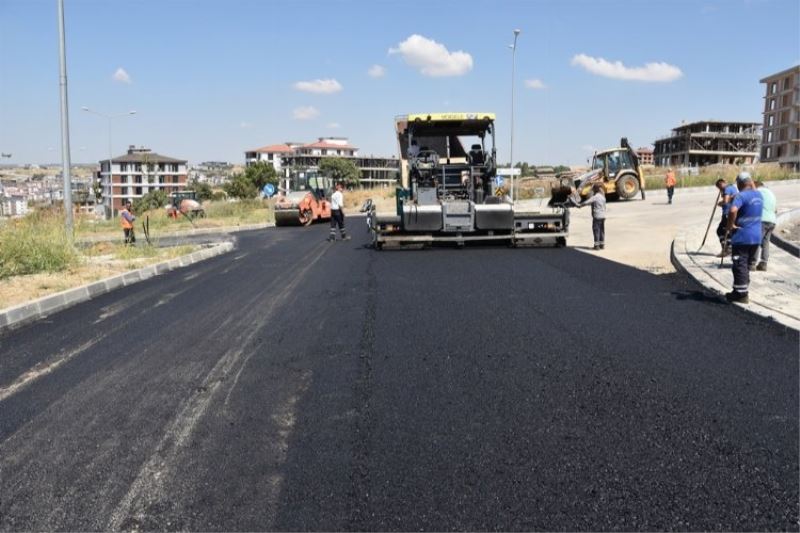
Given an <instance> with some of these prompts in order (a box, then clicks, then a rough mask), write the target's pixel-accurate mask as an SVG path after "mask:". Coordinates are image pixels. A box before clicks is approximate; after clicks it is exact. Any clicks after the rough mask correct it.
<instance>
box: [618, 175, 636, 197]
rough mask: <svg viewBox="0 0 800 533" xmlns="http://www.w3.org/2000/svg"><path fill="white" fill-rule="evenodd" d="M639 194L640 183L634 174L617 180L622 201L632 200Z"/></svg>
mask: <svg viewBox="0 0 800 533" xmlns="http://www.w3.org/2000/svg"><path fill="white" fill-rule="evenodd" d="M637 194H639V181H638V180H637V179H636V176H634V175H633V174H625V175H624V176H622V177H621V178H619V179H618V180H617V196H619V198H620V199H622V200H630V199H632V198H635V197H636V195H637Z"/></svg>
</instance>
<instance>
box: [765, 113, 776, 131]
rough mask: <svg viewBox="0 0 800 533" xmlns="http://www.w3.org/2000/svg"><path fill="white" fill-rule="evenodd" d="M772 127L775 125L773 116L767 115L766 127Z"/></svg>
mask: <svg viewBox="0 0 800 533" xmlns="http://www.w3.org/2000/svg"><path fill="white" fill-rule="evenodd" d="M774 125H775V115H769V116H768V117H767V127H768V128H771V127H772V126H774Z"/></svg>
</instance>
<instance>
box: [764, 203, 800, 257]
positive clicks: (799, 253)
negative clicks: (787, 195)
mask: <svg viewBox="0 0 800 533" xmlns="http://www.w3.org/2000/svg"><path fill="white" fill-rule="evenodd" d="M798 220H800V209H792V210H791V211H787V212H786V213H781V214H780V215H778V220H777V223H776V224H775V231H773V232H772V238H771V239H770V240H769V242H771V243H772V244H774V245H775V246H777V247H778V248H780V249H782V250H784V251H786V252H787V253H789V254H791V255H793V256H795V257H800V246H799V245H797V244H796V243H793V242H790V241H787V240H786V239H782V238H781V236H780V235H779V234H778V232H779V230H780V227H781V226H782V225H785V224H791V223H793V222H796V221H798Z"/></svg>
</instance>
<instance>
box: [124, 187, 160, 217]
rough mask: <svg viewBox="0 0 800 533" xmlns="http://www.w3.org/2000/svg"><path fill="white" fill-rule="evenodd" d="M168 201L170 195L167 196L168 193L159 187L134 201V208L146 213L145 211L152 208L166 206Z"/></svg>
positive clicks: (138, 211)
mask: <svg viewBox="0 0 800 533" xmlns="http://www.w3.org/2000/svg"><path fill="white" fill-rule="evenodd" d="M168 203H169V197H168V196H167V193H166V192H165V191H162V190H160V189H159V190H155V191H150V192H149V193H147V194H145V195H144V196H142V197H141V198H137V199H136V201H134V202H133V210H134V211H136V212H137V213H144V212H145V211H149V210H151V209H158V208H160V207H164V206H165V205H167V204H168Z"/></svg>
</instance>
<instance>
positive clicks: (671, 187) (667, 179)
mask: <svg viewBox="0 0 800 533" xmlns="http://www.w3.org/2000/svg"><path fill="white" fill-rule="evenodd" d="M664 185H666V186H667V200H668V201H667V203H668V204H671V203H672V195H673V194H675V173H674V172H673V171H672V169H671V168H668V169H667V175H666V176H664Z"/></svg>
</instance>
